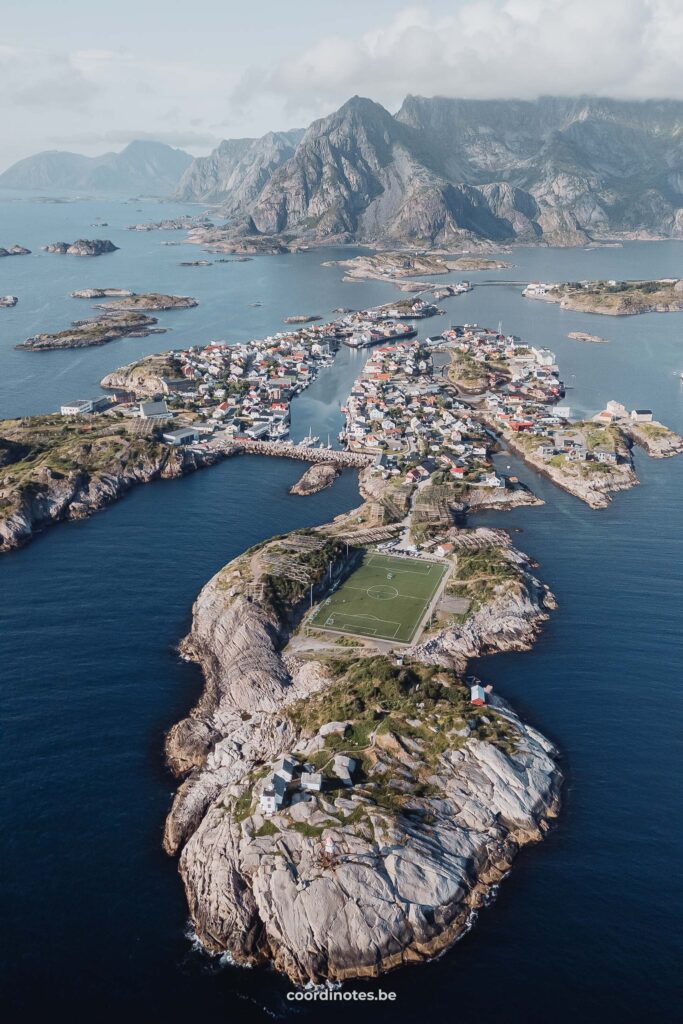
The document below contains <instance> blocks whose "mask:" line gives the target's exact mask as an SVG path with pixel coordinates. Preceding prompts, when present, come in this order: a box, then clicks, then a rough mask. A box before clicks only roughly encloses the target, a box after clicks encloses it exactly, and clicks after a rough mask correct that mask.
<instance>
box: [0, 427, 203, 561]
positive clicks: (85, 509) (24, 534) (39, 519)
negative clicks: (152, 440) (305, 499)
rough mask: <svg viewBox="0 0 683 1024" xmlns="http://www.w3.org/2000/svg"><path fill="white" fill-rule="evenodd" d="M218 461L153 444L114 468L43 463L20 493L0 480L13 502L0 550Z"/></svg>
mask: <svg viewBox="0 0 683 1024" xmlns="http://www.w3.org/2000/svg"><path fill="white" fill-rule="evenodd" d="M1 454H2V442H0V455H1ZM219 458H220V456H219ZM215 461H217V458H216V457H214V456H212V455H211V454H210V453H204V452H203V453H201V454H198V453H194V452H188V451H186V450H184V449H182V450H178V449H173V450H172V449H170V448H168V447H166V446H165V445H150V446H149V453H148V455H147V456H145V457H142V458H139V459H137V460H135V461H132V460H131V462H130V463H129V464H127V465H125V466H124V465H121V466H119V467H118V469H116V470H114V469H112V470H111V471H102V472H94V473H93V472H86V471H78V470H76V471H72V472H69V473H66V474H64V473H61V472H54V471H52V470H50V469H49V468H45V469H44V470H43V471H42V472H41V475H40V479H39V480H36V481H33V482H32V484H31V485H30V486H29V487H26V488H22V490H21V492H20V493H19V494H18V496H17V492H16V488H15V487H14V485H13V484H11V483H8V484H6V483H5V481H3V480H0V499H7V500H10V501H11V502H12V504H13V506H14V507H13V508H12V510H11V512H10V513H9V514H7V515H3V516H2V517H0V554H1V553H3V552H6V551H11V550H13V549H14V548H19V547H22V546H24V545H25V544H28V543H29V542H30V541H31V540H33V538H34V537H35V535H36V534H37V533H40V532H41V531H42V530H45V529H47V527H49V526H53V525H54V524H55V523H58V522H62V521H63V520H67V519H85V518H87V517H88V516H90V515H92V513H93V512H96V511H98V510H99V509H102V508H105V507H106V506H107V505H111V504H113V503H114V502H115V501H117V500H118V499H119V498H120V497H122V495H123V494H125V493H126V492H127V491H129V490H131V488H133V487H135V486H137V485H138V484H144V483H149V482H150V481H151V480H157V479H170V478H173V477H179V476H183V475H184V474H186V473H190V472H192V471H193V470H195V469H199V468H201V467H202V466H204V465H211V464H212V462H215ZM0 464H1V463H0Z"/></svg>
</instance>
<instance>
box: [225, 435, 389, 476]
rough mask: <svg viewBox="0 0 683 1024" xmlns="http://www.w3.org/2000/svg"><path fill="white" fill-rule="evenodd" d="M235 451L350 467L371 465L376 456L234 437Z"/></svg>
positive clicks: (360, 467) (358, 467)
mask: <svg viewBox="0 0 683 1024" xmlns="http://www.w3.org/2000/svg"><path fill="white" fill-rule="evenodd" d="M231 443H232V447H233V448H236V449H237V451H243V452H244V453H245V454H249V455H275V456H278V457H279V458H282V459H298V460H299V461H300V462H315V463H319V462H328V463H333V464H334V465H335V466H341V467H343V468H345V467H348V468H350V469H363V468H364V467H365V466H371V465H372V464H373V462H374V461H375V458H376V456H375V455H370V454H369V453H368V452H340V451H337V450H336V449H333V448H311V447H309V446H308V445H305V444H293V443H292V442H290V441H253V440H252V439H251V438H243V437H239V438H237V437H236V438H235V439H234V441H232V442H231Z"/></svg>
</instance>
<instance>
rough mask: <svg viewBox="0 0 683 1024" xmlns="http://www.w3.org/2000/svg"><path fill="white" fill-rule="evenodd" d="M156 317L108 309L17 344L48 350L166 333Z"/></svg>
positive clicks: (31, 350)
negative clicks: (93, 316) (103, 312)
mask: <svg viewBox="0 0 683 1024" xmlns="http://www.w3.org/2000/svg"><path fill="white" fill-rule="evenodd" d="M156 323H158V321H157V319H156V317H153V316H147V315H146V314H144V313H133V312H130V313H123V312H121V313H105V314H103V315H102V316H100V317H95V318H93V319H91V320H74V322H73V323H72V325H71V327H67V328H66V329H65V330H63V331H56V332H54V333H53V334H47V333H46V334H35V335H33V337H31V338H27V339H26V341H22V342H21V343H20V344H18V345H15V348H19V349H27V350H28V351H29V352H48V351H50V350H52V349H62V348H91V347H92V346H95V345H106V344H107V342H110V341H116V340H117V339H118V338H146V337H147V336H148V335H150V334H164V333H165V328H163V327H157V328H155V327H154V324H156Z"/></svg>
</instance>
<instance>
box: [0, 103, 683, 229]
mask: <svg viewBox="0 0 683 1024" xmlns="http://www.w3.org/2000/svg"><path fill="white" fill-rule="evenodd" d="M0 185H4V186H8V187H13V188H32V189H43V190H50V189H75V190H87V191H88V192H93V193H98V192H100V193H106V192H124V193H127V194H129V195H130V194H151V195H157V196H165V197H171V196H173V197H174V198H175V199H178V200H182V201H185V202H198V203H207V204H211V205H213V206H215V207H217V208H218V210H219V211H220V212H221V213H222V214H223V215H224V216H225V217H226V218H227V221H228V225H229V230H230V231H231V232H233V233H235V234H246V235H249V234H261V235H287V236H294V237H297V238H301V239H304V240H309V241H312V242H325V241H356V242H370V243H374V242H376V243H380V244H385V245H386V244H406V243H407V244H413V245H420V246H425V247H430V246H440V247H448V246H451V247H452V246H453V245H463V244H469V245H477V244H482V245H487V244H498V245H499V244H504V243H511V242H522V243H539V242H540V243H548V244H554V245H578V244H584V243H586V242H587V241H590V240H599V239H606V238H611V237H636V238H645V237H670V238H683V102H681V101H674V100H646V101H641V102H638V101H621V100H612V99H606V98H600V97H591V96H582V97H575V98H568V97H541V98H540V99H538V100H535V101H521V100H462V99H447V98H443V97H433V98H431V99H428V98H424V97H421V96H408V97H407V98H406V99H405V100H404V102H403V105H402V106H401V108H400V110H399V111H398V112H397V113H396V114H391V113H389V111H388V110H386V109H385V108H384V107H383V106H381V105H380V104H379V103H375V102H374V101H372V100H370V99H364V98H363V97H359V96H354V97H353V98H352V99H350V100H349V101H348V102H347V103H345V104H344V105H343V106H342V107H340V108H339V110H337V111H335V112H334V113H333V114H330V115H329V116H327V117H323V118H321V119H319V120H317V121H314V122H313V123H312V124H311V125H310V127H309V128H308V129H306V130H305V131H304V130H294V131H285V132H268V133H267V134H266V135H264V136H263V137H262V138H246V139H228V140H225V141H223V142H221V143H220V145H219V146H218V147H217V148H216V149H214V150H213V152H212V153H211V154H210V155H209V156H205V157H196V158H192V157H191V156H190V155H189V154H188V153H185V152H183V151H182V150H179V149H173V148H171V147H170V146H167V145H164V144H162V143H159V142H146V141H137V142H132V143H130V145H128V146H126V148H125V149H124V150H122V152H120V153H106V154H104V155H103V156H99V157H85V156H81V155H79V154H77V153H65V152H54V151H49V152H44V153H38V154H37V155H36V156H33V157H28V158H26V159H25V160H20V161H19V163H16V164H14V165H13V166H12V167H10V168H9V169H8V170H7V171H5V172H4V174H1V175H0Z"/></svg>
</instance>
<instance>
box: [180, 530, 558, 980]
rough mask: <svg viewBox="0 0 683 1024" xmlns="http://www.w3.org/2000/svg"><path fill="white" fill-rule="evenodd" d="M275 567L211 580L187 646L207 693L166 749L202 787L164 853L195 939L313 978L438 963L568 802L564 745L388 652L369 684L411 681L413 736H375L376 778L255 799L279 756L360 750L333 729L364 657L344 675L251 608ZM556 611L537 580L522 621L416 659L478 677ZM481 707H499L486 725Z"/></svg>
mask: <svg viewBox="0 0 683 1024" xmlns="http://www.w3.org/2000/svg"><path fill="white" fill-rule="evenodd" d="M466 536H467V538H468V539H467V541H463V543H467V544H468V545H472V544H474V545H476V544H490V543H493V542H495V543H502V542H503V541H502V539H501V538H502V536H503V535H499V533H498V531H467V534H466ZM506 543H508V544H509V541H506ZM260 557H262V556H261V555H260V554H259V552H258V551H257V552H252V553H249V554H247V555H245V556H242V557H241V558H239V559H237V560H236V561H235V562H233V563H231V564H230V565H228V566H226V568H225V569H223V570H222V571H221V572H220V573H218V575H217V576H215V577H214V578H213V579H212V580H211V581H209V583H207V584H206V586H205V587H204V588H203V589H202V591H201V593H200V595H199V597H198V599H197V601H196V603H195V606H194V609H193V621H192V630H191V632H190V634H189V636H188V637H187V638H186V639H185V640H184V641H183V643H182V645H181V650H182V652H183V654H184V655H185V657H187V658H190V659H191V660H194V661H196V662H198V663H199V664H200V665H201V667H202V670H203V673H204V678H205V684H206V685H205V690H204V693H203V696H202V698H201V700H200V701H199V703H198V704H197V706H196V707H195V708H194V709H193V711H192V712H191V714H190V716H189V717H188V718H186V719H184V720H183V721H182V722H179V723H178V724H177V725H176V726H174V728H173V729H172V730H171V732H170V733H169V736H168V738H167V746H166V750H167V757H168V761H169V764H170V766H171V767H172V769H173V770H174V771H175V773H176V774H178V775H181V776H182V775H185V778H184V781H183V782H182V784H181V785H180V787H179V789H178V792H177V793H176V796H175V799H174V801H173V806H172V808H171V811H170V813H169V815H168V819H167V822H166V829H165V835H164V846H165V848H166V850H167V851H168V852H169V853H176V852H178V851H181V856H180V873H181V876H182V878H183V881H184V884H185V888H186V892H187V898H188V905H189V908H190V914H191V917H192V921H193V925H194V928H195V930H196V933H197V935H198V936H199V938H200V940H201V942H202V943H203V945H204V946H205V947H206V948H207V949H209V950H211V951H215V952H222V951H226V950H227V951H229V953H230V954H231V956H232V957H233V958H234V960H236V961H237V962H239V963H244V964H259V963H266V962H271V963H273V964H274V965H275V966H276V968H277V969H279V970H281V971H284V972H286V973H287V974H288V975H289V977H290V978H292V979H293V980H294V981H295V982H298V983H304V982H306V981H309V980H313V981H320V980H322V979H324V978H332V979H343V978H350V977H358V976H363V975H377V974H379V973H381V972H383V971H386V970H390V969H392V968H394V967H397V966H399V965H401V964H407V963H411V962H417V961H421V960H425V959H428V958H429V957H432V956H434V955H436V954H437V953H438V952H439V951H441V950H443V949H445V948H447V947H448V946H449V945H451V944H452V943H453V942H454V941H455V940H456V939H457V938H458V937H459V936H460V935H461V934H462V933H463V931H465V930H466V929H467V928H468V927H469V925H470V922H471V915H472V911H473V910H474V908H476V907H477V906H479V905H480V904H481V903H482V902H484V901H485V900H486V898H487V896H488V895H489V894H490V892H491V887H492V886H494V885H495V884H496V883H497V882H498V881H500V879H501V878H502V877H503V876H504V875H505V874H506V873H507V870H508V868H509V866H510V864H511V862H512V860H513V858H514V856H515V854H516V853H517V851H518V850H519V849H520V848H521V847H522V846H524V845H525V844H527V843H529V842H533V841H536V840H538V839H540V838H542V836H543V833H544V831H545V830H546V828H547V826H548V822H549V821H550V820H551V819H552V818H553V817H554V816H555V815H556V813H557V810H558V805H559V796H558V793H559V785H560V773H559V771H558V769H557V765H556V763H555V753H556V752H555V751H554V750H553V748H552V746H551V744H549V743H548V742H547V741H546V740H545V739H544V738H543V737H542V736H540V735H539V734H538V733H537V732H535V731H534V730H533V729H531V728H529V727H528V726H526V725H524V724H523V723H522V722H521V721H520V720H519V718H518V717H517V716H516V715H515V713H514V712H513V711H512V709H510V708H509V707H508V705H506V704H505V702H504V701H502V700H499V699H496V698H492V697H491V698H489V705H488V706H487V707H486V708H484V709H472V708H471V706H470V705H469V691H468V690H466V689H465V688H463V687H462V686H461V684H459V683H458V682H457V677H456V676H455V675H452V674H449V672H450V670H449V669H448V668H439V669H437V668H429V667H427V668H424V671H425V672H426V673H427V674H426V675H425V679H427V678H431V677H432V674H433V673H437V675H436V676H435V677H434V680H433V682H432V683H431V689H428V690H421V689H420V686H418V687H417V688H415V687H414V685H413V683H405V684H404V683H401V680H402V679H403V675H402V673H403V671H404V670H402V669H398V668H396V667H392V666H393V665H394V664H395V663H393V662H391V660H390V659H386V658H380V659H379V661H381V662H382V665H383V666H384V667H383V668H382V667H381V666H379V662H378V661H375V662H371V663H370V665H371V667H370V673H371V675H372V672H374V671H378V672H384V674H385V677H386V678H388V679H394V680H398V682H397V685H399V686H404V689H403V690H401V691H400V692H401V693H402V694H403V695H404V696H403V697H402V698H401V700H402V704H401V712H402V715H401V717H400V722H402V723H403V724H402V725H400V723H399V724H396V723H394V719H393V717H392V718H391V721H390V722H385V723H384V725H387V724H389V725H390V728H388V729H379V728H375V731H374V732H371V733H370V734H369V736H368V739H367V742H366V745H365V747H363V749H364V750H365V754H364V755H363V756H364V757H365V758H366V759H367V760H366V761H365V762H364V764H365V767H366V768H367V773H368V779H367V781H366V782H365V783H364V784H363V785H361V786H357V787H354V789H353V790H344V791H343V792H342V793H341V794H340V792H339V790H338V789H337V790H336V791H333V792H323V793H322V794H319V795H317V796H315V797H311V798H310V799H303V798H296V799H295V800H294V801H293V803H292V805H291V807H287V808H286V809H283V810H281V811H280V812H278V813H277V814H275V816H274V817H271V818H264V816H263V814H262V813H261V811H260V810H259V805H258V799H257V798H256V797H255V795H254V794H255V791H256V792H258V787H259V786H260V785H263V783H262V781H259V780H263V778H264V775H265V774H266V773H267V771H268V766H269V764H270V763H272V762H273V761H274V760H275V759H276V758H277V757H279V756H281V755H282V754H283V753H285V752H287V751H290V750H295V751H298V752H300V757H301V759H302V760H304V759H307V758H311V757H313V758H318V761H319V763H320V764H321V766H322V765H324V762H325V761H326V758H327V754H326V752H325V745H326V743H329V742H330V737H332V739H334V738H335V736H336V746H332V748H331V749H332V751H334V750H337V751H338V750H340V749H343V742H342V741H340V739H339V737H340V736H343V734H344V732H345V730H346V728H347V726H348V724H349V723H345V722H343V721H334V722H332V723H331V724H329V723H328V719H330V720H331V719H332V718H334V712H333V709H334V708H335V706H336V702H339V701H340V700H341V701H342V702H343V701H348V700H352V701H353V700H354V697H353V682H352V681H351V677H349V680H347V679H346V676H345V675H344V672H345V671H346V670H347V668H348V667H349V666H353V665H355V664H356V661H355V659H354V658H352V659H350V661H348V662H347V663H346V667H344V664H342V668H341V672H342V677H341V679H340V678H339V676H338V674H337V676H336V677H335V674H334V671H332V670H331V668H330V667H329V666H328V665H327V664H326V663H324V662H323V661H318V660H315V659H313V660H310V659H309V660H301V658H300V657H298V656H296V655H294V654H290V653H288V648H287V647H286V646H285V645H286V642H287V638H288V634H289V629H290V628H291V625H290V626H287V627H285V625H284V624H283V622H282V621H281V620H280V619H279V618H278V617H277V615H275V614H274V613H273V611H272V610H269V606H268V605H267V604H264V603H263V601H262V600H259V599H258V598H255V597H254V595H253V593H252V594H251V596H250V586H251V587H253V580H254V566H255V564H256V561H257V560H258V559H259V558H260ZM517 557H519V559H520V560H521V561H522V562H524V564H525V565H526V564H527V563H526V560H524V558H523V556H521V555H519V556H517ZM552 603H553V602H552V597H551V595H550V594H549V593H548V592H547V590H546V589H545V588H543V587H542V586H541V584H539V583H538V582H537V581H534V580H532V577H531V576H530V575H529V577H528V589H526V590H525V592H524V593H523V595H522V596H521V597H520V601H519V603H518V604H517V605H516V606H515V607H514V608H513V607H512V602H510V601H508V603H507V604H506V606H505V608H504V609H503V607H502V604H501V607H496V605H495V602H494V604H493V605H491V606H490V607H489V608H488V609H487V610H486V613H485V612H484V610H483V609H482V611H481V613H480V614H479V613H478V618H477V617H475V620H473V622H472V625H471V628H470V630H469V632H468V633H467V635H465V634H464V632H463V633H462V634H461V635H458V636H455V634H453V635H452V636H449V637H446V636H445V635H444V636H443V637H436V638H433V640H432V641H431V646H430V647H429V648H427V646H426V645H425V646H418V647H415V648H414V649H413V650H412V651H409V652H407V657H408V658H411V659H419V660H415V661H414V662H411V664H415V665H416V666H417V665H418V664H420V663H422V664H423V665H425V664H426V663H431V664H432V665H435V664H438V665H440V666H449V665H453V664H456V663H457V664H459V665H461V666H462V665H464V664H465V661H466V659H467V658H468V657H470V656H472V655H475V654H477V653H482V652H483V651H485V650H493V649H498V650H500V649H510V648H514V647H516V646H527V645H528V643H529V642H530V640H531V638H532V637H533V635H534V632H535V630H536V629H537V628H538V624H539V623H540V621H542V619H543V618H545V617H546V608H547V607H551V606H552ZM338 650H339V656H340V657H341V656H343V654H344V652H343V650H340V649H338ZM336 671H337V673H338V672H339V671H340V670H339V665H337V666H336ZM351 671H353V669H351ZM387 673H388V675H387ZM438 673H440V675H439V674H438ZM409 678H411V674H410V673H409V674H408V676H406V680H407V679H409ZM413 678H414V674H413ZM406 687H407V688H406ZM411 687H412V689H411ZM429 694H431V695H432V696H433V697H434V700H431V698H429V696H428V695H429ZM377 699H379V700H380V701H381V698H377ZM425 702H426V703H425ZM427 705H429V706H430V708H429V709H427V707H426V706H427ZM354 706H355V705H354ZM358 706H360V707H362V706H363V701H361V703H360V704H359V705H358ZM444 708H446V709H448V710H447V712H446V718H445V719H444V718H443V713H444V711H443V709H444ZM468 709H469V710H468ZM475 710H476V711H477V714H479V712H485V713H484V714H483V715H482V716H481V717H480V718H476V719H475V718H474V717H472V716H473V715H474V711H475ZM370 711H371V709H370ZM364 714H366V717H367V714H370V712H364ZM460 714H462V715H463V716H464V717H463V718H462V719H459V718H458V715H460ZM450 715H454V716H455V717H454V718H453V719H451V718H450V717H449V716H450ZM468 717H469V718H470V720H467V719H468ZM371 718H372V715H370V719H371ZM370 719H368V721H370ZM381 719H382V715H379V716H377V722H375V726H377V725H378V724H379V722H380V721H381ZM321 721H322V722H323V723H328V724H323V725H320V722H321ZM437 722H439V723H440V726H439V727H437V724H436V723H437ZM392 723H394V724H392ZM356 726H358V723H356ZM358 727H359V726H358ZM404 729H405V730H407V733H404V734H402V731H403V730H404ZM482 730H483V731H482ZM380 734H381V735H380ZM435 738H436V739H435ZM442 739H443V740H444V742H443V743H442V742H441V740H442ZM361 745H362V744H361ZM321 770H323V771H324V770H325V769H324V767H321ZM371 780H376V781H371ZM380 793H381V796H380ZM329 851H334V852H333V853H331V854H330V852H329Z"/></svg>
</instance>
